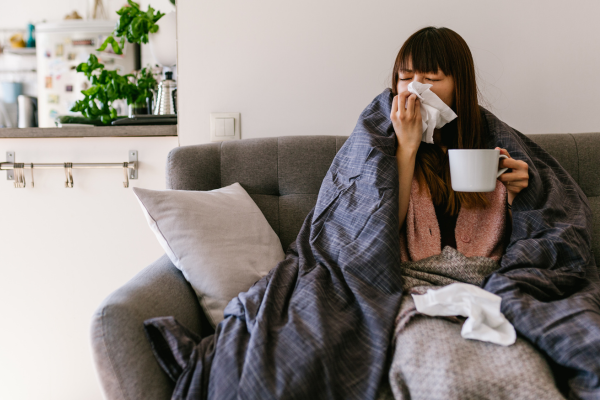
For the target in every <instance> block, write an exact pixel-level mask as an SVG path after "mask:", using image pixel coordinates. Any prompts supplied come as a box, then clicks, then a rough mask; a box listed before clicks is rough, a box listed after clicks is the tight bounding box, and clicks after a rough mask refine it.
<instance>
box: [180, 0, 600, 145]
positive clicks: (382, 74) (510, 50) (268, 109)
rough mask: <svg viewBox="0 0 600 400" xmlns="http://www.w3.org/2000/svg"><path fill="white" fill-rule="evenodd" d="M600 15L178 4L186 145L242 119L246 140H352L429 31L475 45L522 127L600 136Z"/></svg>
mask: <svg viewBox="0 0 600 400" xmlns="http://www.w3.org/2000/svg"><path fill="white" fill-rule="evenodd" d="M599 15H600V2H598V1H597V0H573V1H571V2H568V3H565V2H563V1H557V0H528V1H522V0H503V1H482V0H454V1H445V0H422V1H402V0H372V1H364V0H326V1H324V0H303V1H295V2H289V1H280V0H260V1H247V0H219V1H216V0H212V1H192V0H179V2H178V40H179V66H178V72H179V89H178V95H179V118H180V119H179V123H180V125H179V126H180V131H179V132H180V142H181V144H182V145H187V144H193V143H203V142H207V141H208V140H209V114H210V113H211V112H241V114H242V116H241V120H242V126H241V128H242V138H254V137H268V136H279V135H313V134H333V135H349V134H350V133H351V132H352V129H353V128H354V125H355V123H356V120H357V118H358V116H359V114H360V112H361V111H362V110H363V109H364V108H365V106H366V105H367V104H369V102H370V101H371V100H372V99H373V98H374V97H375V96H376V95H377V94H379V93H380V92H381V91H382V90H383V89H384V88H385V87H387V86H388V85H389V83H388V82H389V79H390V77H391V69H392V66H393V62H394V59H395V56H396V54H397V52H398V50H399V49H400V47H401V45H402V43H403V42H404V40H406V39H407V38H408V36H410V34H412V33H413V32H415V31H416V30H418V29H420V28H422V27H425V26H428V25H434V26H446V27H449V28H451V29H454V30H455V31H456V32H458V33H459V34H460V35H461V36H462V37H463V38H464V39H465V40H466V41H467V43H468V44H469V46H470V48H471V51H472V53H473V54H474V58H475V62H476V67H478V71H479V77H480V78H481V79H480V84H481V88H482V90H483V94H484V97H485V98H486V100H487V101H488V104H489V105H491V109H492V111H493V112H494V113H496V114H497V115H498V116H499V117H500V118H501V119H503V120H504V121H506V122H507V123H509V124H510V125H512V126H514V127H515V128H516V129H518V130H520V131H522V132H524V133H550V132H552V133H564V132H584V131H599V130H600V112H598V111H599V110H600V74H599V73H598V71H600V51H598V49H599V43H600V30H598V28H597V26H598V16H599Z"/></svg>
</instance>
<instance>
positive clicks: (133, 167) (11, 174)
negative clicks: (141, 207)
mask: <svg viewBox="0 0 600 400" xmlns="http://www.w3.org/2000/svg"><path fill="white" fill-rule="evenodd" d="M6 159H7V162H2V163H0V170H6V171H7V174H6V179H7V180H11V181H12V180H14V181H15V188H24V187H26V182H25V171H24V170H25V169H30V170H31V183H32V184H31V187H34V186H33V170H34V169H54V168H64V170H65V177H66V182H65V187H67V188H72V187H73V171H72V170H73V169H80V168H109V169H123V173H124V178H125V181H124V182H123V186H124V187H126V188H127V187H129V179H137V178H138V152H137V150H130V151H129V161H128V162H127V161H126V162H121V163H71V162H64V163H31V162H30V163H17V162H15V152H14V151H7V152H6Z"/></svg>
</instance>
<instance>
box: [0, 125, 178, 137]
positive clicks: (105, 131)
mask: <svg viewBox="0 0 600 400" xmlns="http://www.w3.org/2000/svg"><path fill="white" fill-rule="evenodd" d="M155 136H177V125H137V126H118V127H117V126H94V127H91V128H88V127H85V128H79V127H77V128H75V127H71V128H0V139H7V138H13V139H15V138H67V137H73V138H81V137H155Z"/></svg>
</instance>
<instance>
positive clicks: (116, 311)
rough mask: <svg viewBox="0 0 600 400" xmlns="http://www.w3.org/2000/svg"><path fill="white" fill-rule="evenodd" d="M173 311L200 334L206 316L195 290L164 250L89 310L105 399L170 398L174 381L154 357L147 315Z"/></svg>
mask: <svg viewBox="0 0 600 400" xmlns="http://www.w3.org/2000/svg"><path fill="white" fill-rule="evenodd" d="M169 315H172V316H174V317H175V318H177V320H178V321H179V322H181V323H182V324H183V325H185V326H186V327H187V328H189V329H190V330H192V331H194V332H195V333H198V334H199V335H201V336H202V333H204V336H206V334H208V333H209V332H206V330H207V329H206V327H205V329H204V331H205V332H201V330H202V328H201V326H203V325H204V324H203V323H202V320H203V319H205V318H206V317H204V315H203V314H202V309H201V308H200V305H199V303H198V299H197V297H196V294H195V293H194V291H193V289H192V288H191V286H190V285H189V284H188V282H187V281H186V280H185V279H184V277H183V275H182V274H181V272H180V271H179V270H178V269H177V268H176V267H175V266H174V265H173V264H172V263H171V261H170V260H169V258H168V257H167V256H166V255H165V256H163V257H161V258H159V259H158V260H156V261H155V262H154V263H152V264H150V265H149V266H148V267H146V268H145V269H144V270H142V271H141V272H140V273H139V274H137V275H136V276H135V277H133V278H132V279H131V280H130V281H129V282H127V283H126V284H125V285H124V286H122V287H121V288H119V289H117V290H116V291H115V292H113V293H112V294H110V295H109V296H108V297H107V298H106V299H105V300H104V302H103V303H102V304H101V305H100V307H99V308H98V310H97V311H96V312H95V313H94V316H93V319H92V326H91V339H92V351H93V356H94V362H95V365H96V371H97V373H98V376H99V379H100V382H101V386H102V389H103V391H104V396H105V398H106V399H109V400H137V399H140V400H141V399H144V400H154V399H156V400H158V399H165V400H166V399H170V398H171V395H172V393H173V388H174V382H172V381H171V380H170V379H169V378H168V376H167V375H166V374H165V373H164V372H163V371H162V369H161V368H160V366H159V365H158V363H157V362H156V360H155V358H154V354H153V353H152V349H151V347H150V343H149V342H148V340H147V339H146V335H145V333H144V326H143V322H144V320H146V319H149V318H153V317H160V316H169Z"/></svg>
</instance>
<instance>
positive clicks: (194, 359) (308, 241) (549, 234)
mask: <svg viewBox="0 0 600 400" xmlns="http://www.w3.org/2000/svg"><path fill="white" fill-rule="evenodd" d="M392 98H393V96H392V94H391V92H390V90H385V91H384V92H383V93H382V94H380V95H379V96H378V97H377V98H375V100H374V101H373V102H372V103H371V104H370V105H369V106H368V107H367V108H366V109H365V110H364V111H363V113H362V114H361V116H360V118H359V120H358V123H357V125H356V128H355V129H354V132H353V133H352V135H351V136H350V138H349V139H348V140H347V141H346V143H345V144H344V146H343V147H342V149H340V151H339V152H338V154H337V155H336V157H335V159H334V161H333V163H332V165H331V167H330V169H329V171H328V172H327V175H326V176H325V179H324V180H323V184H322V186H321V189H320V192H319V197H318V200H317V204H316V206H315V208H314V209H313V210H312V211H311V212H310V213H309V214H308V216H307V218H306V220H305V221H304V224H303V226H302V228H301V230H300V233H299V235H298V237H297V239H296V241H295V242H294V243H293V244H292V245H291V246H290V248H289V249H288V251H287V254H286V259H285V260H284V261H282V262H281V263H279V264H278V265H277V266H275V268H273V269H272V270H271V271H270V273H269V274H268V275H267V276H265V277H264V278H263V279H261V280H260V281H258V282H257V283H255V284H254V286H252V287H251V288H250V289H249V290H248V291H247V292H244V293H240V294H239V295H238V296H237V297H236V298H234V299H233V300H232V301H231V302H230V303H229V305H228V306H227V308H226V309H225V319H224V320H223V321H222V322H221V323H220V324H219V325H218V326H217V329H216V332H215V334H214V335H211V336H209V337H206V338H203V339H201V338H199V337H197V336H196V335H194V334H193V333H191V332H189V331H188V330H187V329H185V327H183V326H181V325H180V324H179V323H178V322H177V321H176V320H174V319H173V318H172V317H162V318H154V319H151V320H147V321H146V322H145V328H146V333H147V335H148V338H149V339H150V342H151V344H152V347H153V350H154V353H155V355H156V358H157V360H158V362H159V363H160V364H161V366H162V368H163V369H164V370H165V372H166V373H167V374H168V375H169V376H170V377H171V378H172V379H173V381H175V382H176V386H175V391H174V394H173V399H361V400H363V399H375V398H377V395H378V392H379V393H381V392H380V388H381V387H384V386H385V385H382V383H385V379H387V372H388V370H389V364H390V362H391V350H392V348H391V339H392V335H393V325H394V318H395V316H396V313H397V311H398V309H399V305H400V301H401V294H402V293H401V288H402V278H401V276H400V270H399V264H400V251H399V233H398V232H399V227H398V172H397V169H396V162H395V134H394V130H393V127H392V125H391V121H390V119H389V114H390V110H391V102H392ZM485 116H486V119H487V121H488V125H489V128H490V131H491V136H490V138H491V146H492V147H493V146H500V147H504V148H506V149H508V151H509V153H510V154H511V156H512V157H514V158H516V159H522V160H525V161H527V162H528V163H529V165H530V176H531V180H530V187H529V188H528V189H526V190H525V191H523V192H522V193H521V194H520V195H519V196H517V199H516V200H515V203H514V205H513V215H514V227H513V233H512V238H511V242H510V245H509V247H508V249H507V254H506V255H505V257H504V258H503V259H502V261H501V265H502V267H501V269H500V270H499V271H498V272H497V273H495V274H493V275H492V276H491V277H489V278H488V279H487V281H486V289H488V290H490V291H493V292H495V293H498V294H499V295H501V296H502V297H503V298H504V301H503V312H504V313H505V314H506V315H507V317H508V318H509V319H510V320H511V322H512V323H513V324H514V325H515V327H516V328H517V330H519V332H520V333H522V334H523V335H525V336H526V337H527V338H528V339H530V340H531V341H532V342H533V343H534V344H535V345H537V346H539V347H540V348H541V349H542V350H543V351H544V352H546V353H547V354H548V355H550V356H551V357H552V358H553V359H554V360H555V361H556V362H557V363H558V364H561V365H564V366H565V367H568V368H570V369H569V370H568V371H570V372H569V373H570V375H569V376H573V380H572V381H571V388H572V389H573V392H574V393H575V394H574V396H580V397H581V398H592V397H591V396H594V395H595V396H596V398H598V396H599V393H600V392H599V387H600V386H599V382H598V377H600V373H599V371H598V369H599V364H598V363H599V361H598V354H600V348H599V343H600V342H599V340H600V331H599V330H600V323H599V320H598V308H599V307H598V302H599V301H598V275H597V270H596V267H595V265H594V263H593V258H592V256H591V252H590V250H589V249H590V231H591V228H590V221H591V214H590V210H589V207H588V206H587V203H586V200H585V196H584V195H583V194H582V192H581V190H580V189H579V188H578V187H577V185H576V184H575V183H574V182H573V181H572V180H571V178H570V177H569V176H568V174H566V173H565V172H564V170H563V169H562V168H561V167H560V166H559V165H558V164H557V163H556V162H555V161H554V159H552V157H550V156H549V155H547V154H546V153H545V152H544V151H543V150H541V149H540V148H539V147H537V146H536V145H535V144H533V143H532V142H531V141H529V140H528V139H527V138H525V137H524V136H523V135H521V134H520V133H518V132H516V131H514V130H513V129H511V128H509V127H508V126H506V125H504V124H503V123H501V122H500V121H498V120H497V119H496V118H495V117H494V116H493V115H492V114H490V113H487V112H485ZM397 345H398V346H400V345H401V343H398V344H397ZM586 396H587V397H586ZM573 398H576V397H573Z"/></svg>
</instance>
